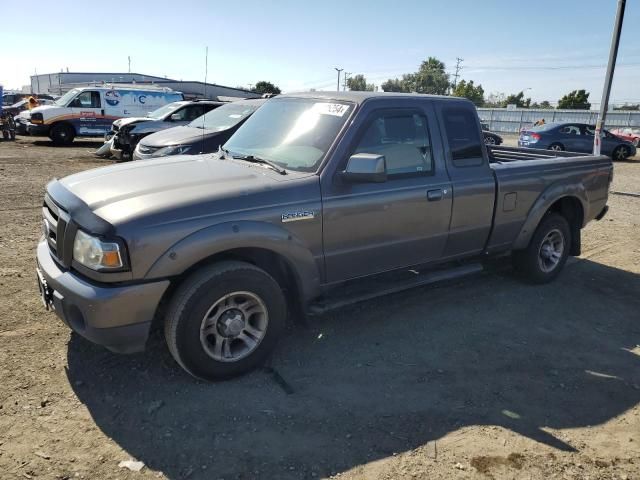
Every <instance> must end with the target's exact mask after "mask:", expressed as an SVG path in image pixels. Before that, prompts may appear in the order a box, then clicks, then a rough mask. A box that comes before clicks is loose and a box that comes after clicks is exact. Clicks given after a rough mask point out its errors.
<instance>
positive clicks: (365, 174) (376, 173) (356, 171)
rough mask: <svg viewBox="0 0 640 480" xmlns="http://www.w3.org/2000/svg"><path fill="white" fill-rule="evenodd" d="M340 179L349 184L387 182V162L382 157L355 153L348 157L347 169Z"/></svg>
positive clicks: (341, 173)
mask: <svg viewBox="0 0 640 480" xmlns="http://www.w3.org/2000/svg"><path fill="white" fill-rule="evenodd" d="M340 178H342V180H344V181H345V182H349V183H382V182H386V181H387V162H386V160H385V158H384V155H377V154H373V153H356V154H354V155H351V157H349V161H348V162H347V168H346V169H345V170H344V171H342V172H340Z"/></svg>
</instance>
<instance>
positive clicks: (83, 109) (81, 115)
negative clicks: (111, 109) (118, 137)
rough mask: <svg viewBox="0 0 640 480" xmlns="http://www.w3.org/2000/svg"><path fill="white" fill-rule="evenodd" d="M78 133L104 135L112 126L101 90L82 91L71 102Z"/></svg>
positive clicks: (70, 105)
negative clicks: (105, 110) (107, 116)
mask: <svg viewBox="0 0 640 480" xmlns="http://www.w3.org/2000/svg"><path fill="white" fill-rule="evenodd" d="M69 107H71V109H72V112H73V123H74V124H75V127H76V132H77V134H78V135H87V136H102V135H104V134H105V133H106V132H107V131H109V129H110V128H111V121H109V120H107V118H106V116H105V113H104V105H103V103H102V96H101V93H100V91H99V90H85V91H83V92H80V93H79V94H78V96H77V97H76V98H74V99H73V100H72V101H71V103H70V104H69Z"/></svg>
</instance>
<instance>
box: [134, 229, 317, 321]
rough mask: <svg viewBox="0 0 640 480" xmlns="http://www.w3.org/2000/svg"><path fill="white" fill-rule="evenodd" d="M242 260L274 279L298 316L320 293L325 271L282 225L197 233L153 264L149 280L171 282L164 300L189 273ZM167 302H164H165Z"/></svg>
mask: <svg viewBox="0 0 640 480" xmlns="http://www.w3.org/2000/svg"><path fill="white" fill-rule="evenodd" d="M225 260H237V261H244V262H247V263H250V264H252V265H255V266H257V267H258V268H261V269H263V270H264V271H266V272H267V273H268V274H269V275H271V276H272V277H273V278H274V279H275V280H276V281H277V282H278V284H279V285H280V286H281V287H282V289H283V291H284V293H285V298H286V299H287V303H288V304H289V306H290V308H292V309H293V311H294V312H296V311H297V312H298V313H299V312H300V311H299V310H298V309H302V308H303V307H304V305H305V304H306V302H308V301H309V300H310V299H312V298H314V297H316V296H317V295H318V294H319V290H320V271H319V268H318V266H317V265H316V262H315V259H314V257H313V255H312V253H311V252H310V251H309V249H308V248H306V246H305V245H304V244H303V243H302V242H301V241H300V240H299V239H297V238H296V237H294V236H293V235H292V234H290V233H289V232H288V231H286V230H284V229H282V228H281V227H278V226H275V225H272V224H266V223H262V222H235V223H227V224H219V225H215V226H212V227H208V228H205V229H202V230H199V231H198V232H195V233H193V234H191V235H189V236H188V237H186V238H184V239H183V240H181V241H179V242H177V243H176V244H174V245H173V246H171V247H170V248H169V249H168V250H167V251H166V252H165V253H164V254H163V255H161V256H160V258H159V259H158V260H157V261H156V262H155V263H154V264H153V265H152V266H151V268H150V269H149V271H148V272H147V274H146V275H145V279H156V278H170V279H171V285H170V287H169V288H168V289H167V291H166V292H165V295H164V298H166V299H168V298H171V295H172V293H173V291H174V290H175V288H177V286H178V285H179V284H180V283H181V282H182V281H183V280H184V279H185V278H187V277H188V276H189V275H190V274H192V273H193V272H194V271H196V270H198V269H199V268H201V267H202V266H205V265H210V264H212V263H216V262H220V261H225ZM161 303H163V302H161Z"/></svg>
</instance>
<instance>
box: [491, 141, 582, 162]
mask: <svg viewBox="0 0 640 480" xmlns="http://www.w3.org/2000/svg"><path fill="white" fill-rule="evenodd" d="M487 152H488V153H489V161H490V162H491V163H503V162H515V161H518V160H541V159H545V160H548V159H554V158H572V157H584V156H585V154H583V153H575V152H558V151H555V150H539V149H536V148H522V147H506V146H497V145H493V146H492V145H487Z"/></svg>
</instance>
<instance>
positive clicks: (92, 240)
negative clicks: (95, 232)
mask: <svg viewBox="0 0 640 480" xmlns="http://www.w3.org/2000/svg"><path fill="white" fill-rule="evenodd" d="M73 259H74V260H75V261H76V262H78V263H80V264H82V265H84V266H85V267H87V268H90V269H92V270H102V269H105V270H107V269H119V268H122V267H123V266H124V263H123V262H122V254H121V252H120V245H119V244H117V243H115V242H103V241H102V240H100V239H99V238H96V237H92V236H91V235H89V234H88V233H85V232H83V231H82V230H78V231H77V232H76V238H75V240H74V242H73Z"/></svg>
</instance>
